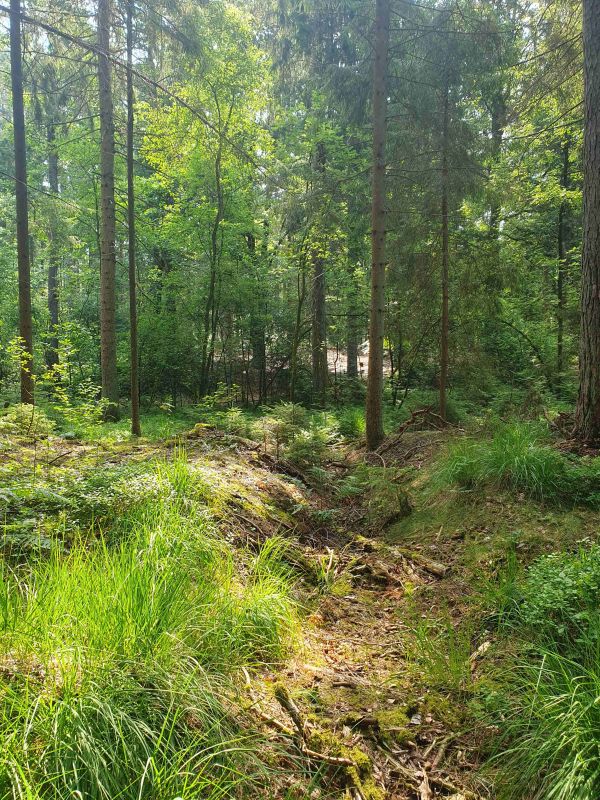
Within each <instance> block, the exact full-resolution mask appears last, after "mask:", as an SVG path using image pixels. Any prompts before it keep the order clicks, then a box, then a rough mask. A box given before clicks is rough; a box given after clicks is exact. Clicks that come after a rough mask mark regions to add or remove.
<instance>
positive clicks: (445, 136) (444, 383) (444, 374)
mask: <svg viewBox="0 0 600 800" xmlns="http://www.w3.org/2000/svg"><path fill="white" fill-rule="evenodd" d="M449 116H450V91H449V86H448V80H447V79H446V83H445V86H444V97H443V116H442V187H441V188H442V198H441V206H442V209H441V210H442V330H441V337H440V417H441V418H442V419H443V420H445V419H446V412H447V409H446V391H447V388H448V335H449V318H448V284H449V275H448V270H449V261H450V244H449V232H448V145H449Z"/></svg>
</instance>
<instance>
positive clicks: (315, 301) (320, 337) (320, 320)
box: [311, 252, 329, 405]
mask: <svg viewBox="0 0 600 800" xmlns="http://www.w3.org/2000/svg"><path fill="white" fill-rule="evenodd" d="M312 262H313V291H312V330H311V352H312V382H313V396H314V399H315V400H316V401H317V403H319V404H321V405H324V404H325V399H326V398H325V395H326V392H327V379H328V377H329V376H328V366H327V319H326V316H325V259H324V258H323V256H322V255H321V254H320V253H319V252H315V253H313V257H312Z"/></svg>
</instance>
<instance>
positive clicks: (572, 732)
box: [492, 643, 600, 800]
mask: <svg viewBox="0 0 600 800" xmlns="http://www.w3.org/2000/svg"><path fill="white" fill-rule="evenodd" d="M533 656H535V658H534V660H533V662H532V661H526V662H524V663H518V664H517V665H516V666H515V670H514V674H513V675H512V676H507V675H505V676H504V682H505V683H508V685H509V687H510V689H511V696H510V700H509V701H508V703H507V705H506V706H505V707H504V708H503V713H502V717H501V720H500V728H501V737H500V740H499V750H498V752H497V754H496V756H495V757H494V758H493V760H492V764H494V765H496V766H497V767H498V771H499V774H498V775H497V776H496V779H495V784H496V788H497V792H498V796H499V797H500V798H507V799H510V800H517V798H524V797H527V798H529V797H531V798H534V799H535V800H538V799H539V800H542V798H544V800H593V798H595V797H597V796H598V793H599V792H600V756H599V751H598V742H599V739H598V731H599V730H600V705H599V704H598V697H599V696H600V669H599V665H600V661H599V659H598V649H597V646H596V643H593V644H591V645H587V644H586V643H581V644H580V648H579V654H578V657H576V658H573V657H572V656H569V655H560V654H557V653H556V651H555V650H554V649H552V648H550V649H546V648H544V649H541V650H538V651H536V652H535V654H533Z"/></svg>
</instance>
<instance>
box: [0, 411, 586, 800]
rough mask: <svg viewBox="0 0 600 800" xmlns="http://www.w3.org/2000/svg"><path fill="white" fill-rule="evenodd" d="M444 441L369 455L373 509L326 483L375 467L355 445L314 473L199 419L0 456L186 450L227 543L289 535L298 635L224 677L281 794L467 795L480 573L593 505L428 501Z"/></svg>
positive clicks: (48, 467) (572, 536)
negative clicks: (375, 473) (265, 741)
mask: <svg viewBox="0 0 600 800" xmlns="http://www.w3.org/2000/svg"><path fill="white" fill-rule="evenodd" d="M457 435H460V434H459V433H456V432H453V431H449V430H443V431H442V430H430V431H406V433H405V434H404V435H403V436H402V437H401V439H399V440H398V441H396V442H395V443H393V442H390V446H389V447H388V448H387V449H385V450H384V451H383V453H382V455H381V456H379V457H378V458H377V459H376V462H375V463H376V464H377V466H378V467H380V468H381V470H382V471H383V474H382V476H381V477H382V480H383V482H384V483H390V484H395V485H398V487H399V488H400V489H401V493H396V494H394V493H392V495H391V496H392V497H395V498H396V499H397V502H396V505H393V506H388V507H384V508H382V507H381V503H379V504H377V503H376V502H375V500H376V498H375V495H376V493H377V489H376V488H375V489H374V490H373V494H372V496H371V495H370V494H369V492H367V493H365V494H362V495H358V496H357V495H356V494H354V495H352V496H350V497H345V498H344V497H341V496H340V493H339V492H338V491H337V487H338V485H339V484H340V482H343V481H344V478H345V476H346V475H347V474H349V473H351V471H352V469H353V468H354V467H355V466H356V464H361V463H365V462H369V461H370V462H371V463H374V462H373V460H372V457H367V456H366V455H365V453H364V452H363V451H361V450H360V449H357V448H355V447H351V446H348V447H347V448H345V449H344V451H343V454H342V456H341V457H339V458H338V459H337V460H336V461H335V462H332V463H331V464H329V465H328V466H326V469H327V470H328V472H327V479H325V480H323V479H321V480H320V481H319V483H318V484H316V483H315V481H314V479H313V478H312V477H311V476H309V475H304V474H303V473H302V472H301V471H300V470H298V469H296V468H294V467H292V466H291V465H290V464H289V463H288V462H285V461H281V460H278V459H276V458H275V457H274V455H273V454H266V453H264V450H263V448H262V446H261V444H259V443H255V442H251V441H249V440H245V439H242V438H240V437H237V436H231V435H227V434H224V433H222V432H220V431H217V430H213V429H210V428H206V427H202V426H197V428H196V429H195V430H194V431H191V432H190V433H189V434H187V435H183V436H181V437H177V438H171V439H167V440H162V441H158V442H141V443H132V442H131V441H126V442H121V443H110V444H107V443H104V444H98V443H89V442H82V441H77V440H63V439H57V438H52V439H51V440H46V441H45V442H43V443H36V445H35V447H32V446H31V444H29V445H28V446H27V447H25V446H24V445H23V444H21V446H20V447H19V448H12V449H11V448H6V449H4V450H3V451H2V452H1V453H0V462H1V465H2V467H3V468H4V469H5V470H6V469H7V468H8V467H12V468H17V467H18V468H19V469H20V471H21V473H23V471H26V470H31V469H33V471H34V473H35V471H36V470H38V471H39V473H40V475H41V476H42V477H44V476H45V480H47V481H48V480H49V476H50V475H51V473H52V472H53V470H54V471H56V470H63V471H65V470H66V471H68V470H73V471H75V472H76V471H77V470H78V469H79V468H80V465H82V464H86V465H87V467H89V466H90V464H92V465H93V468H94V469H95V470H97V471H102V470H107V469H111V468H113V467H116V466H122V465H123V464H131V463H142V462H146V461H150V460H151V461H161V460H167V461H168V460H169V459H172V458H173V457H174V454H175V453H177V452H181V450H182V448H184V449H185V454H186V456H185V457H186V459H187V461H188V462H189V463H190V464H192V465H197V466H198V468H199V469H200V470H201V475H202V480H203V481H205V482H206V483H207V485H209V486H210V491H211V494H212V497H213V499H212V501H211V505H212V510H213V512H214V513H215V516H216V519H217V524H218V527H219V530H220V531H221V533H222V535H223V537H224V538H225V539H226V540H227V541H228V542H230V543H231V544H232V545H233V546H234V547H241V548H242V547H243V548H250V549H251V550H252V549H254V548H256V547H258V546H259V545H260V543H261V542H264V540H266V539H268V538H269V537H272V536H274V535H277V536H281V537H283V538H284V539H285V540H286V541H287V543H288V545H289V548H288V550H287V555H286V558H287V559H288V560H289V563H290V564H291V566H292V569H293V570H294V575H295V576H296V577H297V583H296V588H295V590H294V593H295V599H296V601H297V602H298V604H299V607H300V609H301V621H302V624H301V633H300V636H299V641H298V642H297V643H296V646H295V648H294V651H293V654H292V655H291V656H290V657H289V658H288V659H287V660H286V661H285V662H284V663H283V664H281V663H280V664H277V665H273V666H270V667H269V668H267V669H263V670H261V669H257V670H254V671H252V672H246V673H245V677H244V676H241V677H240V693H241V695H242V696H243V697H245V699H246V700H247V706H246V713H247V714H248V715H249V717H251V718H252V721H253V724H256V726H258V727H260V728H262V729H263V730H264V733H265V734H266V735H267V737H269V738H270V739H272V740H277V741H278V742H279V744H280V745H281V747H282V751H281V752H282V755H281V760H282V761H281V763H282V764H283V766H284V767H285V764H286V758H287V756H286V751H287V750H289V752H290V754H292V753H295V757H294V758H293V759H292V758H291V757H290V761H289V765H290V769H289V771H288V772H287V773H286V770H285V769H284V770H282V772H281V775H282V777H281V784H280V788H281V797H282V798H283V797H285V798H297V799H298V800H301V798H308V797H311V798H326V797H330V798H342V797H346V798H351V800H360V798H362V799H363V800H383V798H389V799H390V800H414V799H415V798H416V799H417V800H429V799H430V798H435V797H452V798H454V800H464V799H466V800H469V799H474V798H479V797H482V798H483V797H489V796H493V794H494V792H493V776H492V774H491V773H490V772H487V773H482V772H481V771H480V761H481V753H482V747H483V746H484V745H485V742H486V740H487V739H488V738H490V736H491V735H492V734H493V731H491V730H490V729H489V728H488V727H486V725H485V723H483V722H482V721H481V716H480V715H478V713H477V712H478V708H479V707H480V705H481V703H482V696H485V693H486V692H487V691H492V689H491V688H489V687H490V677H489V676H490V674H491V671H492V669H493V663H494V658H495V652H494V640H495V634H494V630H493V626H490V625H489V623H488V617H487V613H486V601H485V596H486V592H487V591H488V590H489V586H490V582H492V581H493V580H494V576H495V575H496V574H497V571H498V569H499V568H500V567H501V566H502V565H504V564H505V563H506V558H507V552H508V551H509V550H510V549H511V547H514V548H516V552H517V553H518V557H519V558H520V559H521V560H522V561H524V562H528V561H530V560H531V559H532V558H534V557H535V556H537V555H539V554H540V553H543V552H547V551H552V550H553V549H556V548H557V547H558V546H559V544H560V546H561V547H565V546H567V545H568V544H569V543H576V542H580V541H583V540H586V539H588V538H589V539H591V538H595V519H594V518H595V516H596V515H595V514H593V513H592V512H588V511H583V510H581V511H573V510H570V511H569V512H562V511H559V510H554V511H552V510H549V509H548V508H546V507H544V506H542V505H539V504H536V503H532V502H530V501H529V500H526V499H525V498H524V497H519V496H517V497H515V496H514V495H513V496H511V497H509V496H507V495H503V494H498V493H487V494H486V493H477V494H473V493H464V492H463V493H460V492H457V491H450V490H448V491H447V492H446V493H445V494H443V495H441V496H436V497H435V498H433V499H431V498H430V497H429V496H428V495H427V492H426V487H427V477H428V470H429V468H430V465H431V463H432V460H433V459H434V458H435V456H436V454H437V453H438V452H439V450H440V448H442V447H444V446H445V444H446V443H447V441H448V440H449V439H450V438H452V437H454V436H457ZM392 445H393V446H392ZM380 462H381V463H380ZM405 491H406V492H407V493H408V494H407V496H409V497H410V504H411V506H412V508H409V506H408V504H407V503H406V502H404V500H402V497H403V496H404V492H405ZM31 513H32V512H31V509H30V510H29V511H28V512H27V513H25V512H23V513H22V514H21V517H20V518H19V519H18V520H17V521H16V523H15V528H14V531H16V530H18V529H19V525H20V523H21V522H22V521H23V519H24V518H25V517H27V514H29V518H30V517H31ZM33 513H35V512H33ZM21 529H23V528H22V526H21ZM298 753H301V754H302V756H303V757H304V758H305V763H302V762H301V766H300V767H299V766H298V758H297V756H298Z"/></svg>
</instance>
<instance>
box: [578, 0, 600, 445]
mask: <svg viewBox="0 0 600 800" xmlns="http://www.w3.org/2000/svg"><path fill="white" fill-rule="evenodd" d="M583 49H584V81H585V100H584V105H585V110H584V118H585V134H584V145H583V172H584V180H583V254H582V277H581V338H580V346H579V381H580V384H579V397H578V400H577V409H576V413H575V435H576V436H577V437H578V438H579V439H581V440H583V441H586V442H598V441H600V0H584V2H583Z"/></svg>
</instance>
